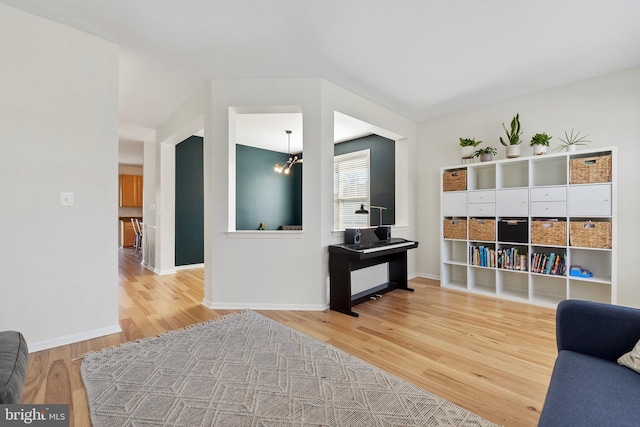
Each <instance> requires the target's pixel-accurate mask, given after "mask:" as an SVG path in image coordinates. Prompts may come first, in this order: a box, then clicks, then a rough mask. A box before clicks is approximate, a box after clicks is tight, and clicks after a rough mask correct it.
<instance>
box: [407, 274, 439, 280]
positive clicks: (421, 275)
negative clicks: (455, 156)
mask: <svg viewBox="0 0 640 427" xmlns="http://www.w3.org/2000/svg"><path fill="white" fill-rule="evenodd" d="M416 277H420V278H422V279H433V280H440V276H438V275H437V274H427V273H416V274H415V276H414V277H413V278H414V279H415V278H416Z"/></svg>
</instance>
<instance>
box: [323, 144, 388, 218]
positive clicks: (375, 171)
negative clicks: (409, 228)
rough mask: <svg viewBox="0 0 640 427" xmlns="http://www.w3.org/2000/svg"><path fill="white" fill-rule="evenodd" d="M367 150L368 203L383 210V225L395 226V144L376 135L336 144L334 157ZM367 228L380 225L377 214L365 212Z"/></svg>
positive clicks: (377, 211) (371, 211) (375, 212)
mask: <svg viewBox="0 0 640 427" xmlns="http://www.w3.org/2000/svg"><path fill="white" fill-rule="evenodd" d="M366 149H369V150H370V152H369V162H370V164H369V167H370V171H369V178H370V183H369V191H370V192H371V194H370V197H369V200H370V201H371V204H372V205H374V206H384V207H385V208H387V210H385V211H382V222H383V224H384V225H393V224H395V223H396V143H395V141H393V140H392V139H387V138H383V137H381V136H379V135H369V136H365V137H362V138H358V139H353V140H351V141H345V142H341V143H339V144H336V145H335V146H334V149H333V153H334V155H336V156H337V155H340V154H346V153H352V152H354V151H360V150H366ZM367 210H368V211H369V217H370V220H371V225H380V224H379V222H380V216H379V215H380V213H379V212H380V211H379V210H378V209H367Z"/></svg>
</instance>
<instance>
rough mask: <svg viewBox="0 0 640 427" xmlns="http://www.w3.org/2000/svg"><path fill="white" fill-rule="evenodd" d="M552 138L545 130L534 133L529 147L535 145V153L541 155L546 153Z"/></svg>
mask: <svg viewBox="0 0 640 427" xmlns="http://www.w3.org/2000/svg"><path fill="white" fill-rule="evenodd" d="M550 139H551V137H550V136H549V135H547V134H546V133H544V132H543V133H536V134H535V135H533V136H532V137H531V142H530V143H529V147H533V155H534V156H539V155H541V154H546V153H547V148H548V147H549V140H550Z"/></svg>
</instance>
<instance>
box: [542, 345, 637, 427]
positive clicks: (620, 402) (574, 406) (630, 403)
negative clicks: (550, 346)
mask: <svg viewBox="0 0 640 427" xmlns="http://www.w3.org/2000/svg"><path fill="white" fill-rule="evenodd" d="M639 389H640V376H638V374H637V373H636V372H634V371H632V370H630V369H627V368H626V367H624V366H620V365H618V364H617V363H616V362H612V361H609V360H605V359H600V358H597V357H594V356H590V355H586V354H582V353H576V352H574V351H571V350H563V351H560V353H559V354H558V358H557V359H556V363H555V366H554V368H553V375H552V376H551V383H550V384H549V390H548V391H547V397H546V399H545V402H544V407H543V410H542V414H541V415H540V422H539V424H538V425H539V426H555V427H561V426H592V427H597V426H607V427H610V426H631V425H634V426H637V425H638V420H640V404H638V390H639Z"/></svg>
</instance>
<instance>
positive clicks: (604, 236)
mask: <svg viewBox="0 0 640 427" xmlns="http://www.w3.org/2000/svg"><path fill="white" fill-rule="evenodd" d="M569 245H571V246H579V247H582V248H602V249H610V248H611V223H610V222H608V221H571V223H570V225H569Z"/></svg>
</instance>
